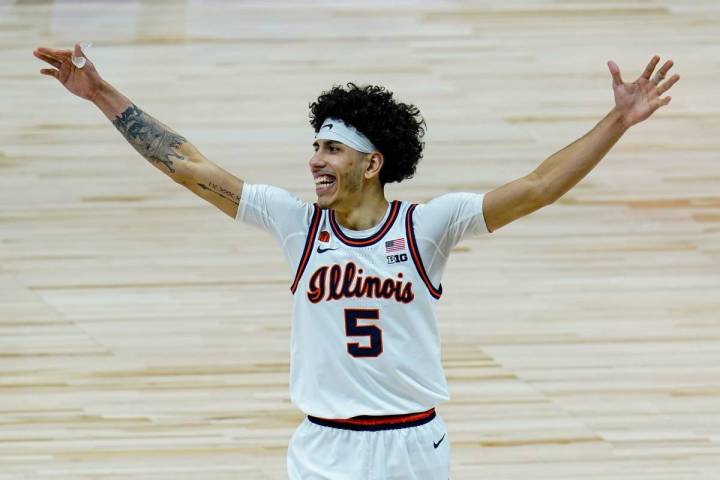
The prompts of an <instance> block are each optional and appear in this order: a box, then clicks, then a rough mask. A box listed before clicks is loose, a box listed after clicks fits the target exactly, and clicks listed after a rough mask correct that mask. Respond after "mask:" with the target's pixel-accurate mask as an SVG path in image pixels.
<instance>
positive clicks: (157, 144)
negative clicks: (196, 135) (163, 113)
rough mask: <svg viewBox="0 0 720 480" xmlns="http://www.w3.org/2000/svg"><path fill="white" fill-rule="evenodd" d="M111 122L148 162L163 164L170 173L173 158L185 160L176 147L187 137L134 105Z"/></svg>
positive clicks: (172, 170) (173, 171)
mask: <svg viewBox="0 0 720 480" xmlns="http://www.w3.org/2000/svg"><path fill="white" fill-rule="evenodd" d="M112 123H113V125H115V128H117V129H118V130H120V133H122V134H123V136H124V137H125V139H126V140H127V141H128V142H130V145H132V146H133V147H134V148H135V150H137V151H138V152H140V155H142V156H143V157H145V158H146V159H147V160H148V161H149V162H152V163H155V164H163V165H165V166H166V167H167V169H168V170H170V173H175V169H174V168H173V161H174V160H177V161H182V160H185V157H183V156H182V155H180V154H179V153H178V151H177V149H178V148H179V147H180V146H181V145H182V144H183V143H185V142H187V139H186V138H184V137H182V136H180V135H178V134H177V133H175V132H173V131H172V130H169V129H168V128H167V127H165V126H164V125H163V124H161V123H160V122H158V121H157V120H155V119H154V118H153V117H151V116H150V115H148V114H147V113H145V112H143V111H142V110H140V109H139V108H137V107H136V106H135V105H130V106H129V107H128V108H127V109H126V110H125V111H124V112H122V113H121V114H120V116H118V117H116V118H115V120H113V122H112Z"/></svg>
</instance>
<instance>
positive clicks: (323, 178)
mask: <svg viewBox="0 0 720 480" xmlns="http://www.w3.org/2000/svg"><path fill="white" fill-rule="evenodd" d="M336 183H337V181H336V180H335V177H333V176H332V175H320V176H319V177H316V178H315V192H316V193H317V194H318V195H321V194H324V193H329V192H330V191H332V190H333V189H334V188H335V184H336Z"/></svg>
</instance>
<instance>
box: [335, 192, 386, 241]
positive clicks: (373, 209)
mask: <svg viewBox="0 0 720 480" xmlns="http://www.w3.org/2000/svg"><path fill="white" fill-rule="evenodd" d="M388 205H389V203H388V201H387V200H386V199H385V193H384V192H383V191H382V187H380V188H379V189H377V190H375V191H374V192H373V193H372V194H370V193H366V194H365V195H363V196H361V197H358V198H355V199H349V202H348V203H346V204H345V205H342V206H338V207H335V208H333V210H334V211H335V220H336V221H337V222H338V223H339V224H340V225H342V226H343V227H345V228H349V229H350V230H367V229H368V228H372V227H374V226H375V225H377V224H378V223H380V220H382V219H383V217H384V216H385V213H386V212H387V209H388Z"/></svg>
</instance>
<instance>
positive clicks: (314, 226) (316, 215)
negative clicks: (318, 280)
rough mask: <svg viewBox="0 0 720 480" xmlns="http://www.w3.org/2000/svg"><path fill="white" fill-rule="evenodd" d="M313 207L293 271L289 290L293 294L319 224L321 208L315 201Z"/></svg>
mask: <svg viewBox="0 0 720 480" xmlns="http://www.w3.org/2000/svg"><path fill="white" fill-rule="evenodd" d="M313 208H314V210H313V216H312V220H311V221H310V228H309V229H308V235H307V238H306V239H305V247H304V248H303V254H302V257H301V259H300V263H299V264H298V268H297V272H295V279H294V280H293V284H292V285H291V286H290V291H291V292H292V293H293V295H294V294H295V290H296V289H297V285H298V283H299V282H300V278H301V277H302V276H303V273H304V272H305V267H307V264H308V260H310V256H311V255H312V248H313V245H314V244H315V236H316V235H317V229H318V225H319V224H320V214H321V212H322V210H320V207H318V204H317V203H314V204H313Z"/></svg>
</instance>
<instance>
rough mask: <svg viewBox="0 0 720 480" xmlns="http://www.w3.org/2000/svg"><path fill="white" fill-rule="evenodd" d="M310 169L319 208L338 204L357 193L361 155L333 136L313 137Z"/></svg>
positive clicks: (358, 191)
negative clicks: (328, 138) (325, 138)
mask: <svg viewBox="0 0 720 480" xmlns="http://www.w3.org/2000/svg"><path fill="white" fill-rule="evenodd" d="M313 148H314V149H315V154H314V155H313V156H312V157H311V158H310V162H309V165H310V173H311V174H312V176H313V180H314V181H315V193H316V194H317V196H318V201H317V203H318V206H320V208H330V207H331V206H334V205H338V204H342V203H343V200H344V199H348V198H351V199H352V198H354V197H357V196H358V195H361V192H362V181H363V170H364V165H365V163H366V162H365V161H364V157H365V155H364V154H363V153H361V152H358V151H357V150H354V149H352V148H350V147H348V146H347V145H344V144H342V143H340V142H337V141H334V140H315V143H313Z"/></svg>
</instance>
